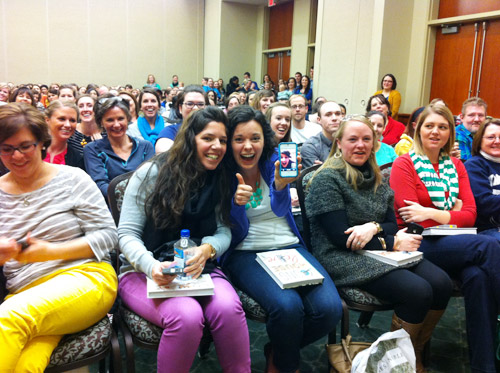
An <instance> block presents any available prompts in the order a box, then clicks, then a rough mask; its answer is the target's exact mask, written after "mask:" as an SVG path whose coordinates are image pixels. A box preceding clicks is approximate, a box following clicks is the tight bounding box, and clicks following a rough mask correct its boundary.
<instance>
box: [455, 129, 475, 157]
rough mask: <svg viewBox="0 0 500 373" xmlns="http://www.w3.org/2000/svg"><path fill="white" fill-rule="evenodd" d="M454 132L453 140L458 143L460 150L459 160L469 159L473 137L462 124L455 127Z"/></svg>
mask: <svg viewBox="0 0 500 373" xmlns="http://www.w3.org/2000/svg"><path fill="white" fill-rule="evenodd" d="M455 131H456V135H455V138H456V139H457V141H458V147H459V149H460V159H462V160H464V161H466V160H467V159H469V158H470V157H471V151H472V141H473V140H474V136H473V135H472V133H471V132H470V131H469V130H468V129H467V128H465V126H464V125H463V124H461V125H459V126H457V127H456V129H455Z"/></svg>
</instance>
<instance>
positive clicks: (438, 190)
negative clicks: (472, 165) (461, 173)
mask: <svg viewBox="0 0 500 373" xmlns="http://www.w3.org/2000/svg"><path fill="white" fill-rule="evenodd" d="M410 157H411V160H412V161H413V165H414V167H415V170H416V171H417V174H418V177H419V178H420V180H422V183H424V185H425V187H426V188H427V191H428V192H429V197H431V201H432V203H433V204H434V206H436V207H437V208H438V209H440V210H451V209H452V208H453V206H454V205H455V201H456V200H457V197H458V175H457V170H456V168H455V165H454V164H453V161H452V160H451V159H450V157H449V156H448V155H446V154H444V153H441V154H440V155H439V176H438V174H437V173H436V171H435V170H434V167H433V166H432V163H431V162H430V161H429V158H428V157H427V156H426V155H416V154H415V151H413V150H411V151H410ZM446 192H449V194H448V198H446V194H445V193H446Z"/></svg>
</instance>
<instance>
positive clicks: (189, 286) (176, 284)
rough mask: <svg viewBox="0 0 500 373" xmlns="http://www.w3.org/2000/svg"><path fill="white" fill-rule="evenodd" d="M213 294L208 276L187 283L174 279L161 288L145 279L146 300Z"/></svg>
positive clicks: (211, 283) (212, 285) (211, 282)
mask: <svg viewBox="0 0 500 373" xmlns="http://www.w3.org/2000/svg"><path fill="white" fill-rule="evenodd" d="M213 294H214V282H213V281H212V278H211V277H210V275H209V274H204V275H201V276H200V277H198V278H197V279H196V280H192V281H188V282H184V281H181V280H179V278H175V279H174V280H173V281H172V282H171V283H170V284H168V285H162V286H160V285H158V284H157V283H156V282H154V281H153V280H151V279H150V278H149V277H147V297H148V298H173V297H199V296H205V295H213Z"/></svg>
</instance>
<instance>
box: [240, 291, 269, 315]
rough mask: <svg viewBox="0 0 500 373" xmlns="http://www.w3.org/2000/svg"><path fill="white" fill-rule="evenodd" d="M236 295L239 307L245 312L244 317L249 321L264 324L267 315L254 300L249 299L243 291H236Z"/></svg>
mask: <svg viewBox="0 0 500 373" xmlns="http://www.w3.org/2000/svg"><path fill="white" fill-rule="evenodd" d="M236 293H237V294H238V296H239V297H240V301H241V305H242V306H243V310H244V311H245V315H246V317H248V318H249V319H251V320H256V321H260V322H265V321H266V320H267V313H266V311H264V309H263V308H262V307H261V306H260V304H259V303H257V302H256V301H255V299H253V298H250V296H249V295H248V294H246V293H244V292H243V291H241V290H239V289H236Z"/></svg>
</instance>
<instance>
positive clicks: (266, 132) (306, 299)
mask: <svg viewBox="0 0 500 373" xmlns="http://www.w3.org/2000/svg"><path fill="white" fill-rule="evenodd" d="M228 137H229V138H228V140H229V143H230V144H231V145H230V147H231V151H230V152H228V155H229V156H230V158H229V160H230V162H231V164H232V166H233V168H234V173H236V177H235V178H233V191H234V199H233V206H232V210H231V222H232V229H231V231H232V235H233V237H232V242H231V249H232V250H231V251H230V252H228V253H227V254H226V257H225V258H223V268H224V269H225V270H226V271H227V272H228V273H229V275H230V277H231V280H232V282H233V283H234V284H235V285H236V286H237V287H238V288H240V289H241V290H243V291H244V292H245V293H247V294H248V295H249V296H250V297H252V298H253V299H255V300H256V301H257V303H259V304H260V305H261V306H262V307H263V308H264V310H265V311H266V312H267V314H268V320H267V322H266V327H267V333H268V336H269V339H270V340H271V342H270V344H268V345H266V347H265V350H264V352H265V354H266V358H267V370H266V371H267V372H278V371H279V372H295V371H297V370H298V369H299V362H300V349H301V348H302V347H304V346H307V345H308V344H310V343H312V342H314V341H316V340H318V339H319V338H321V337H323V336H325V335H327V334H328V333H329V332H330V331H331V330H332V329H333V328H334V327H335V325H336V324H337V322H338V321H339V320H340V317H341V315H342V308H341V301H340V298H339V295H338V293H337V290H336V289H335V285H334V284H333V282H332V280H331V279H330V277H329V276H328V274H327V273H326V271H325V270H324V269H323V267H321V265H320V264H319V263H318V261H317V260H316V259H315V258H314V257H313V256H312V255H311V254H310V253H309V252H308V251H307V249H306V248H305V245H304V242H303V241H302V238H301V237H300V234H299V232H298V230H297V227H296V225H295V222H294V220H293V216H292V213H291V209H290V193H289V189H288V184H289V183H291V182H293V181H295V180H296V178H286V179H285V178H282V177H280V176H279V171H278V170H279V160H278V154H277V153H276V151H275V146H276V143H275V141H274V132H273V131H272V130H271V127H270V126H269V124H268V123H267V121H266V119H265V117H264V115H262V113H260V112H259V111H256V110H254V109H252V108H250V107H248V106H238V107H236V108H234V109H233V110H231V112H230V113H229V136H228ZM297 158H299V159H298V161H299V162H300V157H297ZM256 196H262V199H259V198H257V202H256V203H255V204H251V203H250V199H251V198H252V199H253V200H254V199H255V198H256ZM253 200H252V202H253ZM254 205H255V206H254ZM284 248H294V249H297V251H298V252H299V253H300V254H302V255H303V256H304V257H305V258H306V259H307V260H308V261H309V262H310V263H311V265H313V266H314V267H315V268H316V269H317V270H318V271H319V272H321V274H323V276H325V279H324V282H323V284H322V285H311V286H304V287H299V288H295V289H286V290H282V289H281V288H280V287H279V286H278V284H277V283H276V282H275V281H274V280H273V279H272V277H271V276H269V275H268V274H267V272H266V271H265V270H264V269H263V268H262V267H261V265H260V264H258V263H257V261H256V260H255V258H256V254H257V253H258V252H261V251H269V250H275V249H284Z"/></svg>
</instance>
